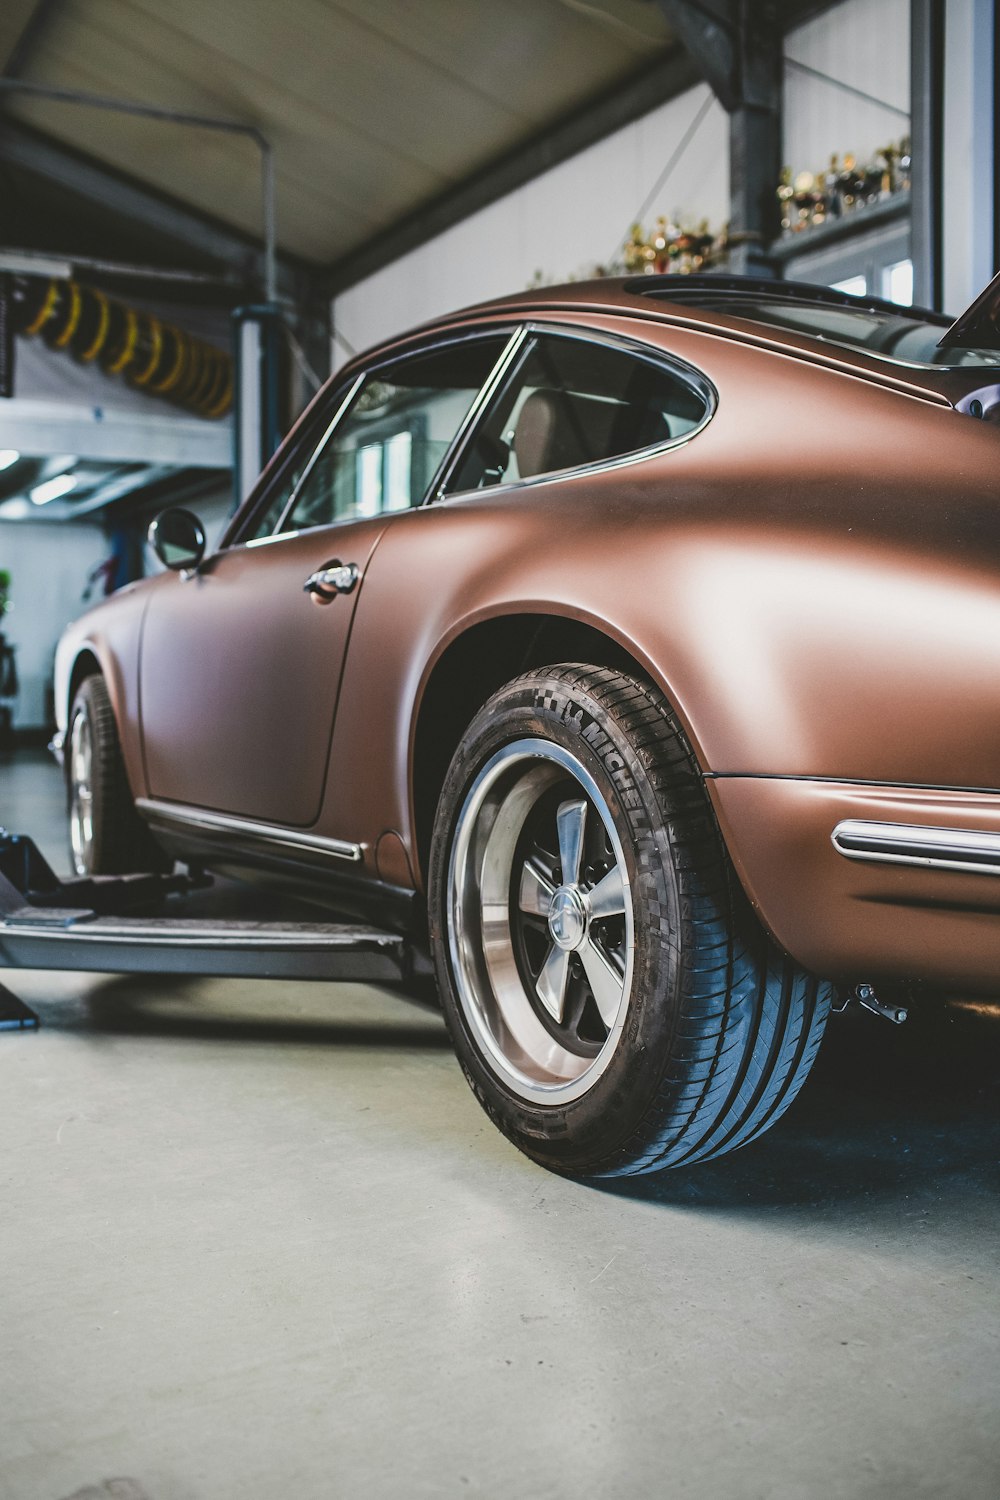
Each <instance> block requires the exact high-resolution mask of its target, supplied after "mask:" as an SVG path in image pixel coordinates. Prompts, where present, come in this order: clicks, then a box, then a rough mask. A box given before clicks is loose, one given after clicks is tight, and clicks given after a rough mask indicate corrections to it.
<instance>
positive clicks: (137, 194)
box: [0, 115, 316, 302]
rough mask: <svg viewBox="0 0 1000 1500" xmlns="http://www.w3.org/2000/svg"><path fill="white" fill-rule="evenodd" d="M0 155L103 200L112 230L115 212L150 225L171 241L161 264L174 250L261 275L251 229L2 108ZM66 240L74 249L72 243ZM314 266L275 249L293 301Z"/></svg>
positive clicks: (282, 286)
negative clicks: (189, 202)
mask: <svg viewBox="0 0 1000 1500" xmlns="http://www.w3.org/2000/svg"><path fill="white" fill-rule="evenodd" d="M4 163H5V164H7V165H9V166H12V167H17V168H20V169H22V170H23V171H26V172H30V173H31V174H32V176H33V177H35V178H37V179H41V180H43V181H45V182H47V183H49V184H51V185H52V186H54V187H56V188H59V189H62V190H63V191H65V192H66V193H67V194H68V195H71V196H75V197H77V198H84V199H87V200H89V201H91V202H93V203H97V204H100V205H101V206H102V207H103V208H104V209H106V210H107V213H108V216H109V238H110V237H111V236H112V235H113V232H114V221H115V220H118V221H121V220H124V221H126V222H127V223H129V224H134V225H136V226H137V227H138V228H140V229H142V230H144V231H146V232H147V233H149V232H152V233H153V234H154V235H156V236H157V238H158V239H159V240H162V241H165V242H166V244H167V246H168V247H169V248H168V249H166V250H165V249H164V248H163V247H162V245H161V249H160V257H159V259H160V264H162V262H163V260H164V259H166V258H167V256H168V254H169V253H170V251H171V250H176V251H180V252H181V253H182V254H183V253H184V252H187V254H188V255H193V256H195V257H197V258H198V259H200V260H202V261H205V260H207V261H209V262H211V263H213V264H214V265H223V266H226V267H229V268H231V269H233V270H235V271H236V272H237V273H238V274H239V275H240V276H241V277H242V278H243V279H244V280H245V281H246V282H247V283H248V287H250V286H252V285H253V284H254V283H259V282H260V281H261V278H262V275H263V256H262V253H261V249H260V245H259V243H258V242H256V241H255V240H254V239H252V238H251V237H250V236H249V235H244V234H242V233H241V232H240V231H239V230H236V229H233V228H231V227H230V226H229V225H227V224H223V223H222V222H220V221H219V220H215V219H212V218H210V217H209V216H208V215H207V214H201V213H199V212H198V211H197V210H196V209H193V208H190V207H188V206H187V205H186V204H184V203H181V202H178V200H177V199H174V198H170V197H168V196H167V195H166V194H161V193H158V192H157V191H156V190H155V189H153V188H151V187H148V186H147V185H146V184H145V183H142V182H139V181H137V180H136V179H135V178H132V177H127V176H125V175H124V174H123V173H119V172H116V171H115V170H114V169H113V168H111V167H107V166H105V165H103V164H102V163H101V162H99V161H97V160H96V159H95V158H93V157H90V156H86V155H84V154H83V153H82V152H79V151H76V150H75V149H74V148H73V147H71V146H67V145H65V144H63V143H62V142H61V141H57V140H55V139H53V138H52V137H51V136H47V135H44V134H42V132H41V131H37V130H35V129H33V128H32V127H31V126H28V125H23V124H21V122H20V121H18V120H14V119H13V118H12V117H11V116H10V115H3V116H0V164H4ZM25 248H28V249H30V248H32V247H31V246H27V247H25ZM66 248H67V250H70V251H71V250H72V246H67V247H66ZM315 274H316V273H315V271H314V269H313V268H312V267H311V266H309V265H307V264H306V263H305V262H301V261H298V260H296V259H294V258H293V257H291V256H288V255H282V256H280V257H279V261H278V277H277V280H278V292H279V295H280V296H283V297H285V298H288V299H291V300H293V301H295V302H299V301H301V300H303V296H304V295H307V296H310V295H311V294H312V286H311V284H312V282H313V280H314V278H315Z"/></svg>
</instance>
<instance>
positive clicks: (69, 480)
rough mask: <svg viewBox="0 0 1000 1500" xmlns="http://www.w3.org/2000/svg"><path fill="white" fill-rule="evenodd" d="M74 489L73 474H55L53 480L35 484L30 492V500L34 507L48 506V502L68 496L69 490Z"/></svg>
mask: <svg viewBox="0 0 1000 1500" xmlns="http://www.w3.org/2000/svg"><path fill="white" fill-rule="evenodd" d="M75 489H76V475H75V474H57V475H56V476H55V478H54V479H46V480H44V482H43V483H42V484H36V485H35V488H34V489H33V490H32V491H31V498H32V500H33V501H34V503H35V504H36V505H48V503H49V501H50V500H58V499H59V497H60V496H61V495H68V494H69V492H70V490H75Z"/></svg>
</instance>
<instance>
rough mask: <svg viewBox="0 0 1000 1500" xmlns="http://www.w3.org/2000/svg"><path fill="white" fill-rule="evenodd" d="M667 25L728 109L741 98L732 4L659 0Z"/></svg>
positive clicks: (723, 105) (687, 0)
mask: <svg viewBox="0 0 1000 1500" xmlns="http://www.w3.org/2000/svg"><path fill="white" fill-rule="evenodd" d="M659 7H660V10H661V11H662V12H663V15H664V18H665V19H666V22H667V25H668V26H669V27H670V29H671V31H672V32H673V33H674V35H675V36H676V37H677V39H678V41H679V42H680V44H681V46H682V47H683V48H684V50H685V52H687V54H688V56H689V57H690V58H691V59H692V60H693V61H694V62H695V63H696V65H697V67H698V71H699V73H700V75H701V77H702V78H704V80H705V82H706V83H707V84H708V86H709V87H710V88H711V90H712V93H713V94H714V95H715V97H716V98H717V99H718V101H719V103H720V104H721V105H722V107H723V109H724V110H726V111H727V113H732V111H733V110H734V109H735V108H736V106H737V104H738V103H739V101H740V77H739V67H738V61H739V59H738V53H737V48H736V46H735V28H734V16H733V9H734V7H733V6H732V4H730V3H728V0H721V9H720V10H715V9H710V8H709V7H708V6H707V5H700V4H697V3H694V0H659Z"/></svg>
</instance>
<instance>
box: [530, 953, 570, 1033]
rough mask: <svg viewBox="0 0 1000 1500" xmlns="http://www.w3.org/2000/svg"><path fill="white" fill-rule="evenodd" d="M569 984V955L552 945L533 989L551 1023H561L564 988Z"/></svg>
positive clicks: (564, 1006)
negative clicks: (550, 1018) (551, 1020)
mask: <svg viewBox="0 0 1000 1500" xmlns="http://www.w3.org/2000/svg"><path fill="white" fill-rule="evenodd" d="M568 982H569V954H568V953H566V952H565V951H564V950H563V949H562V948H557V947H556V946H555V944H554V943H553V945H552V949H551V951H550V953H549V956H548V958H547V959H546V960H545V962H544V963H543V964H542V969H541V973H540V974H539V976H538V982H537V984H536V985H535V989H536V991H537V992H538V998H539V1000H540V1001H541V1002H542V1004H543V1005H544V1006H545V1009H546V1010H547V1011H548V1013H549V1015H550V1016H551V1017H552V1019H553V1021H557V1022H558V1021H561V1020H562V1018H563V1012H564V1010H565V1009H566V987H567V984H568Z"/></svg>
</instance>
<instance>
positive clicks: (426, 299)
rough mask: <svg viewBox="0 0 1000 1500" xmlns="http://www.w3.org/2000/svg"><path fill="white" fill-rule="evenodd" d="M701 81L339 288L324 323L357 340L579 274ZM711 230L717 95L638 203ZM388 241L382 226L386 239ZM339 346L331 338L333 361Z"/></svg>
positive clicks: (722, 194) (718, 134)
mask: <svg viewBox="0 0 1000 1500" xmlns="http://www.w3.org/2000/svg"><path fill="white" fill-rule="evenodd" d="M708 92H709V91H708V89H707V86H705V85H699V86H698V87H697V88H693V89H689V90H688V91H687V92H686V93H684V94H680V95H678V97H677V98H676V99H671V100H670V101H669V103H667V104H663V105H660V107H659V108H657V109H655V110H653V111H652V112H651V113H650V114H648V115H643V116H642V118H641V119H639V120H636V121H634V122H633V123H632V124H631V125H626V126H625V127H624V128H623V129H621V130H617V131H615V132H614V134H613V135H610V136H608V137H607V138H606V139H605V140H603V141H599V142H598V143H597V144H596V145H594V146H590V147H588V148H587V150H585V151H581V152H579V153H578V154H577V155H576V156H573V157H571V158H570V159H569V160H568V161H565V162H561V163H560V164H559V166H556V167H553V168H552V169H551V170H550V171H548V172H545V173H543V174H542V176H540V177H536V178H534V179H533V180H532V181H531V182H528V183H525V185H524V186H523V187H520V188H517V189H516V190H515V191H514V192H513V193H509V194H508V195H507V196H506V197H504V198H501V199H498V201H497V202H496V203H492V204H490V205H489V207H488V208H484V209H482V210H480V212H479V213H476V214H473V215H472V216H471V217H470V218H468V219H465V220H463V222H462V223H461V224H456V225H455V226H454V227H453V228H451V229H448V230H446V231H445V232H444V233H443V234H440V235H438V236H437V237H436V238H435V239H433V240H431V241H429V242H428V243H427V244H426V245H421V246H420V248H419V249H417V250H413V251H411V252H410V253H409V254H408V255H404V256H402V257H401V258H400V259H399V260H397V261H393V262H392V263H391V264H389V265H387V266H385V267H384V268H383V269H382V270H380V271H377V272H376V273H375V274H374V275H372V276H369V277H367V278H366V279H365V280H364V281H362V282H359V283H358V284H357V286H354V287H351V288H349V290H348V291H346V292H344V293H342V294H341V295H340V296H339V297H337V298H336V300H335V302H334V304H333V318H334V326H335V327H336V328H337V330H338V332H339V333H341V334H342V335H343V336H344V337H345V338H346V339H347V340H348V341H349V343H350V344H351V345H353V347H354V348H355V349H357V350H359V351H360V350H362V349H365V348H367V347H368V345H370V344H373V343H376V342H378V341H380V340H381V339H385V338H389V337H391V336H392V335H393V334H395V333H401V332H404V331H405V330H406V329H407V328H411V327H413V325H414V324H416V323H420V322H422V321H423V320H424V319H425V318H432V317H436V316H438V315H439V314H441V313H444V312H448V311H450V310H451V309H452V308H456V307H464V306H466V305H467V304H469V303H470V302H479V301H482V300H484V299H485V298H489V297H498V296H502V295H504V293H507V292H516V291H519V290H521V289H522V288H523V287H526V286H527V285H528V284H529V283H530V282H531V280H532V278H533V277H534V276H535V274H536V272H541V274H542V276H543V277H544V279H545V280H546V281H566V280H567V279H569V278H570V277H571V276H578V277H579V276H586V275H587V274H589V273H590V272H591V271H592V269H593V267H594V266H595V265H596V264H598V263H605V264H606V263H607V262H608V261H609V260H610V259H611V258H612V257H613V256H614V255H616V254H617V252H618V251H619V249H620V247H621V244H622V242H623V240H624V238H625V236H626V235H627V234H628V231H629V229H630V227H631V225H632V223H633V221H634V220H635V217H636V214H637V212H638V210H639V208H640V206H641V205H642V203H643V201H644V200H645V198H646V196H647V194H648V193H649V191H650V189H651V188H652V187H653V185H654V183H655V182H656V179H657V177H658V176H659V175H660V173H661V171H662V170H663V168H664V166H665V164H666V162H667V160H668V158H669V157H670V155H671V152H672V151H673V150H674V149H675V148H676V146H677V143H678V141H679V139H680V137H681V136H682V135H683V133H684V132H685V130H686V129H687V128H688V126H689V125H690V124H691V122H692V120H693V119H694V117H695V115H696V114H697V112H698V110H699V108H700V107H701V105H702V104H703V103H704V101H705V99H706V97H707V96H708ZM658 214H670V215H672V216H673V217H675V218H679V217H683V220H684V221H685V222H688V221H691V222H694V223H696V222H697V221H698V220H700V219H703V218H707V219H708V220H709V223H710V225H711V227H712V228H713V229H718V228H720V227H721V226H722V225H723V224H724V223H725V222H726V220H727V219H728V217H729V125H728V120H727V117H726V114H725V112H724V110H723V109H722V107H721V106H720V105H719V104H718V102H716V101H713V102H712V104H711V106H710V108H709V111H708V113H707V115H706V116H705V118H704V120H703V121H702V122H701V125H700V127H699V129H698V131H697V134H696V135H695V136H694V138H693V140H692V141H691V143H690V145H689V146H688V148H687V150H686V151H685V153H684V155H683V156H682V158H681V160H680V162H679V163H678V165H677V167H676V169H675V170H674V171H673V172H672V174H671V176H670V178H669V179H668V181H667V182H666V183H665V185H664V187H663V191H662V192H661V193H660V194H659V195H658V196H657V198H656V200H655V201H654V202H653V204H652V205H651V206H650V208H649V209H648V210H647V212H646V214H645V216H644V222H645V224H646V226H647V227H648V226H649V225H650V224H651V223H652V221H653V220H654V219H655V218H656V216H657V215H658ZM386 242H387V245H391V242H392V237H391V234H390V235H387V237H386ZM344 359H345V355H344V352H343V350H342V349H341V348H340V347H339V345H338V346H336V354H335V360H336V363H337V364H338V365H339V364H343V363H344Z"/></svg>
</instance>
